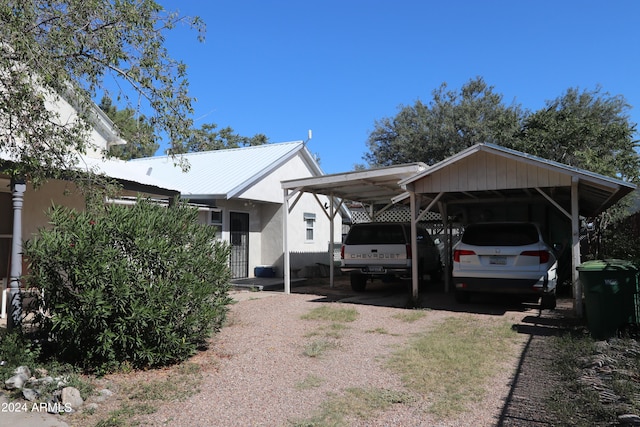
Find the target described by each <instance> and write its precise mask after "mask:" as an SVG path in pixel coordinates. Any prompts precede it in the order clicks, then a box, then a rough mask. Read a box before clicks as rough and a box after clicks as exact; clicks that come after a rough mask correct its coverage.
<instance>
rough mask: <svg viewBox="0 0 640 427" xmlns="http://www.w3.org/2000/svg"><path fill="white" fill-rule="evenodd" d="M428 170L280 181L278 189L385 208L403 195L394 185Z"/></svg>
mask: <svg viewBox="0 0 640 427" xmlns="http://www.w3.org/2000/svg"><path fill="white" fill-rule="evenodd" d="M427 168H428V166H427V165H426V164H424V163H422V162H416V163H407V164H402V165H395V166H388V167H382V168H375V169H367V170H360V171H354V172H345V173H338V174H331V175H323V176H319V177H313V178H302V179H294V180H288V181H282V188H283V189H285V190H295V191H301V192H306V193H313V194H324V195H330V196H334V197H339V198H341V199H343V200H352V201H358V202H363V203H367V204H388V203H390V202H391V200H392V199H394V198H395V197H397V196H399V195H401V194H403V193H405V191H406V190H404V189H402V188H401V187H400V185H398V183H399V182H400V181H401V180H404V179H406V178H409V177H411V176H414V175H416V174H418V173H420V172H422V171H424V170H426V169H427Z"/></svg>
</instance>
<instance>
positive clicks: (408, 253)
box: [404, 245, 411, 259]
mask: <svg viewBox="0 0 640 427" xmlns="http://www.w3.org/2000/svg"><path fill="white" fill-rule="evenodd" d="M404 247H405V248H406V252H407V259H411V245H404Z"/></svg>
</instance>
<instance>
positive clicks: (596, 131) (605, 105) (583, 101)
mask: <svg viewBox="0 0 640 427" xmlns="http://www.w3.org/2000/svg"><path fill="white" fill-rule="evenodd" d="M628 111H629V105H628V104H627V102H626V100H625V98H624V97H623V96H621V95H618V96H612V95H610V94H609V93H606V92H602V89H601V88H599V87H598V88H596V89H595V90H583V91H580V90H579V89H578V88H571V89H568V90H567V91H566V92H565V93H564V94H563V95H562V96H560V97H558V98H556V99H554V100H552V101H548V102H547V105H546V107H545V108H543V109H540V110H539V111H536V112H535V113H533V114H530V115H528V116H527V117H526V118H525V120H524V122H523V126H522V130H521V132H520V133H519V135H518V138H517V139H516V140H515V143H514V144H513V147H514V148H516V149H518V150H521V151H524V152H527V153H530V154H535V155H537V156H540V157H543V158H545V159H549V160H554V161H557V162H560V163H564V164H567V165H570V166H575V167H578V168H582V169H586V170H589V171H592V172H596V173H600V174H602V175H606V176H611V177H616V178H620V179H625V180H628V181H631V182H638V180H639V179H640V175H639V174H640V157H639V156H638V153H637V152H636V150H635V149H636V147H637V141H636V140H634V134H635V133H636V124H635V123H632V122H631V121H630V120H629V114H628Z"/></svg>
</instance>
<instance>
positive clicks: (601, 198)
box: [399, 144, 636, 217]
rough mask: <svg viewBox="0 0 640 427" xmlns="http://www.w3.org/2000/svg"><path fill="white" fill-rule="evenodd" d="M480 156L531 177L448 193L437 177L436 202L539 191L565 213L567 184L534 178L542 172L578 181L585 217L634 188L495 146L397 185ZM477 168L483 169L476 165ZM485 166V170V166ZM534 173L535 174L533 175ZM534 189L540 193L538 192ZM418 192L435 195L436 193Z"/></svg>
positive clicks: (480, 147) (510, 197)
mask: <svg viewBox="0 0 640 427" xmlns="http://www.w3.org/2000/svg"><path fill="white" fill-rule="evenodd" d="M481 153H486V154H488V155H490V156H494V157H496V158H504V159H508V160H510V161H515V162H516V163H518V164H522V165H524V166H526V167H527V168H528V173H529V174H530V175H531V176H530V177H528V178H529V179H525V180H523V182H524V181H526V182H527V184H523V185H521V186H517V185H514V183H513V182H503V183H502V184H500V183H499V182H496V185H495V186H493V187H491V188H482V187H481V186H479V185H477V183H473V184H474V185H473V186H471V187H468V188H460V189H458V191H451V190H449V189H446V183H445V182H442V180H443V178H442V177H438V178H439V179H440V181H441V184H440V186H441V187H442V188H445V189H443V190H442V191H444V192H445V194H443V196H442V197H441V198H440V201H442V202H445V203H448V204H457V205H464V204H477V203H491V202H514V201H518V200H523V201H531V200H534V199H536V198H540V199H542V198H545V196H544V195H542V194H541V193H540V190H542V191H543V192H544V193H545V194H546V195H547V196H548V197H550V198H552V199H553V200H554V201H556V202H557V203H559V204H560V205H561V206H562V207H563V208H564V209H565V210H567V211H569V210H570V200H571V188H570V185H552V184H549V183H548V182H545V181H544V180H543V179H539V178H537V177H538V176H542V173H541V172H540V171H545V172H551V173H553V174H555V175H556V176H558V177H560V178H564V181H565V182H569V183H570V182H571V179H578V198H579V212H580V215H583V216H586V217H589V216H594V215H597V214H598V213H600V212H602V211H603V210H605V209H607V208H608V207H610V206H612V205H613V204H615V203H616V202H617V201H618V200H620V199H621V198H622V197H624V196H625V195H627V194H629V193H630V192H632V191H634V190H635V189H636V186H635V185H634V184H631V183H628V182H625V181H622V180H620V179H616V178H611V177H607V176H604V175H600V174H597V173H594V172H590V171H587V170H584V169H579V168H576V167H572V166H568V165H565V164H562V163H558V162H554V161H551V160H547V159H543V158H541V157H537V156H533V155H531V154H527V153H523V152H520V151H516V150H511V149H508V148H504V147H501V146H499V145H495V144H476V145H474V146H472V147H469V148H467V149H466V150H463V151H461V152H459V153H457V154H455V155H453V156H451V157H449V158H447V159H445V160H443V161H441V162H439V163H437V164H435V165H433V166H432V167H430V168H428V169H426V170H424V171H422V172H420V173H418V174H415V175H414V176H412V177H409V178H406V179H404V180H402V181H400V183H399V184H400V186H402V187H403V188H407V187H408V186H410V185H414V186H416V185H417V184H418V183H419V182H420V181H421V180H428V179H429V178H430V177H433V178H435V177H437V176H438V174H439V173H442V172H444V171H445V170H447V169H454V167H455V165H456V164H458V163H460V162H462V161H464V160H466V164H467V165H474V166H475V163H476V159H477V160H478V162H480V163H481V162H482V161H481V160H480V154H481ZM477 167H483V166H481V165H478V166H477ZM486 167H487V168H489V166H488V165H487V166H486ZM536 171H538V172H537V173H536ZM449 175H450V174H449ZM445 176H446V175H445ZM538 188H539V189H540V190H538ZM420 193H422V194H427V195H428V194H432V195H434V196H435V194H437V191H433V192H430V193H424V192H420Z"/></svg>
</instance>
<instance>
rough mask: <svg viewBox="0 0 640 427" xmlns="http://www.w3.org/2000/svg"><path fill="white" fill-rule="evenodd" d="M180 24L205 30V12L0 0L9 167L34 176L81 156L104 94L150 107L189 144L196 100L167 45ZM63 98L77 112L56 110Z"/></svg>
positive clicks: (176, 144) (138, 2)
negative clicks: (73, 115)
mask: <svg viewBox="0 0 640 427" xmlns="http://www.w3.org/2000/svg"><path fill="white" fill-rule="evenodd" d="M179 23H187V24H188V25H190V26H192V28H195V29H197V30H198V31H199V32H200V37H202V34H203V33H202V32H203V31H204V25H203V23H202V22H201V21H200V19H199V18H184V17H179V16H178V15H177V14H176V13H169V12H167V11H165V10H164V9H163V7H162V6H160V5H159V4H158V3H156V2H155V1H153V0H118V1H113V0H82V1H81V0H51V1H47V2H40V1H35V0H0V27H1V28H2V30H1V32H0V70H1V72H0V149H2V150H4V151H5V153H9V154H10V156H11V158H12V159H13V160H14V162H13V163H12V167H11V169H10V170H9V172H10V173H12V175H14V176H17V175H22V176H26V177H27V178H32V179H34V178H36V177H43V176H47V175H49V174H51V173H55V172H56V170H58V169H60V168H65V167H67V166H68V165H69V164H71V163H75V161H74V160H75V157H76V155H75V153H76V152H80V153H82V152H84V151H85V150H86V148H87V147H86V141H87V138H86V137H87V134H88V131H89V128H90V123H91V118H92V115H93V114H95V111H94V109H93V103H92V99H95V97H96V96H97V95H98V94H99V93H104V94H107V95H108V96H109V97H110V98H112V99H116V100H125V101H126V102H127V104H128V105H127V107H131V108H133V107H132V105H136V108H145V109H146V108H147V107H148V111H151V112H152V113H151V114H150V115H149V116H148V120H149V124H150V125H151V126H152V127H153V129H154V130H155V131H156V132H157V133H162V134H163V135H166V136H167V138H168V140H169V141H170V144H171V145H172V147H173V148H174V150H175V151H178V152H179V151H181V148H180V147H181V146H182V145H183V144H184V143H185V142H186V140H187V137H188V136H189V133H190V127H191V124H192V121H191V119H189V114H190V113H191V112H192V107H191V103H192V98H191V97H189V95H188V93H187V83H188V82H187V79H186V67H185V65H184V64H183V63H181V62H179V61H176V60H174V59H172V58H171V57H170V56H169V54H168V52H167V50H166V48H165V47H164V44H163V43H164V41H165V36H166V34H167V31H169V30H171V29H172V28H174V27H175V26H176V25H177V24H179ZM111 80H114V81H115V84H114V83H111ZM113 87H116V88H119V89H116V90H110V88H113ZM120 88H122V89H120ZM131 93H133V94H134V96H133V97H129V94H131ZM61 99H64V100H66V101H67V102H69V103H70V104H71V105H72V106H74V107H75V109H76V110H77V112H78V117H76V118H69V117H62V116H61V115H60V113H58V112H56V110H55V109H52V108H50V106H51V105H52V104H55V103H56V102H59V101H60V100H61ZM138 105H140V106H141V107H138ZM136 108H134V109H136ZM5 166H6V165H5Z"/></svg>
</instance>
